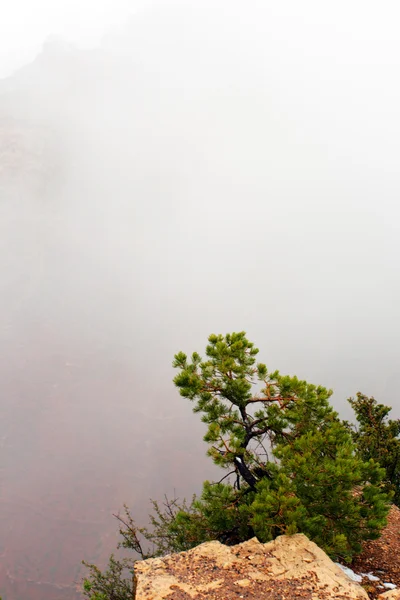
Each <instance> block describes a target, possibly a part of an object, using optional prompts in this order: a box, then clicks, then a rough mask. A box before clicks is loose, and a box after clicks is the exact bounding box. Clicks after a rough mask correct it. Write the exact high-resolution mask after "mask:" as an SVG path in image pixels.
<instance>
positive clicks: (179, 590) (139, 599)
mask: <svg viewBox="0 0 400 600" xmlns="http://www.w3.org/2000/svg"><path fill="white" fill-rule="evenodd" d="M135 584H136V600H161V599H167V598H168V599H169V600H203V599H204V600H205V599H206V598H207V600H211V599H212V600H230V599H231V598H232V599H233V598H235V599H236V598H237V599H241V598H243V599H250V598H254V599H256V598H257V599H261V598H270V599H274V598H276V599H278V598H279V599H284V598H288V599H290V600H294V599H296V598H302V599H310V600H314V599H315V600H316V599H327V598H341V599H345V598H352V599H359V600H361V599H362V600H367V599H368V596H367V594H366V592H365V591H364V590H363V588H362V587H361V586H359V585H358V584H357V583H355V582H353V581H351V580H350V579H349V578H348V577H347V575H345V574H344V573H343V571H342V570H341V569H340V568H339V567H338V566H337V565H335V563H333V562H332V561H331V559H330V558H329V557H328V556H327V555H326V554H325V552H323V551H322V550H321V549H320V548H319V547H318V546H317V545H316V544H314V543H313V542H310V540H308V538H307V537H306V536H304V535H301V534H298V535H293V536H280V537H278V538H277V539H276V540H274V541H273V542H269V543H267V544H261V543H260V542H259V541H258V540H257V539H256V538H253V539H252V540H249V541H248V542H244V543H243V544H239V545H237V546H232V547H229V546H224V545H223V544H220V543H219V542H207V543H205V544H201V545H200V546H197V547H196V548H193V549H192V550H189V551H188V552H181V553H180V554H175V555H170V556H165V557H164V558H156V559H149V560H146V561H141V562H138V563H136V566H135Z"/></svg>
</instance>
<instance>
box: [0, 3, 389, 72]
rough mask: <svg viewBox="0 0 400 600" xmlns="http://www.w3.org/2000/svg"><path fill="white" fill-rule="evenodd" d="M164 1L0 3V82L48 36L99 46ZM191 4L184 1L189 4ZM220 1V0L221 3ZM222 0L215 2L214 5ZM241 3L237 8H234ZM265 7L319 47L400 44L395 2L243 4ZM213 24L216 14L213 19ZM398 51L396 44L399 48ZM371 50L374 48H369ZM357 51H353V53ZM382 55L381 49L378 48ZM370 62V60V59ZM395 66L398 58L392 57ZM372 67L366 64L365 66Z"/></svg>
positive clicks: (269, 15) (247, 8)
mask: <svg viewBox="0 0 400 600" xmlns="http://www.w3.org/2000/svg"><path fill="white" fill-rule="evenodd" d="M155 1H156V2H158V3H159V4H163V3H164V2H166V0H13V1H12V2H9V3H6V0H0V77H4V76H7V75H9V74H10V73H11V72H12V71H13V70H14V69H16V68H18V67H19V66H21V65H22V64H24V63H26V62H28V61H30V60H31V59H32V58H34V56H35V55H36V54H37V52H38V51H39V50H40V48H41V45H42V43H43V41H44V40H45V39H46V38H47V37H48V36H50V35H59V36H62V37H64V38H66V39H67V40H68V41H71V42H76V43H78V44H80V45H92V44H96V42H98V40H99V39H100V38H101V36H102V33H103V32H104V31H105V30H107V29H109V28H110V27H111V28H112V27H113V26H115V25H118V24H119V23H121V22H123V21H124V20H125V19H126V17H127V16H128V15H129V14H132V13H134V12H135V11H136V10H137V9H138V7H143V6H146V5H149V4H152V3H153V2H155ZM191 1H193V0H186V1H184V0H180V2H181V3H182V4H186V3H187V4H188V5H190V2H191ZM221 2H222V0H221ZM218 4H220V0H215V6H217V5H218ZM236 4H237V3H236ZM260 5H261V6H263V8H262V10H265V15H266V17H267V18H272V19H274V20H275V19H278V20H280V19H283V20H284V21H285V22H286V24H289V27H290V21H292V23H293V24H294V25H295V24H296V22H297V23H298V22H299V21H300V22H302V23H303V25H307V26H311V27H312V26H317V27H319V28H320V36H321V39H320V42H321V45H322V46H323V44H324V36H325V34H326V33H329V30H330V31H331V32H332V30H336V33H338V32H340V33H341V34H342V35H343V38H344V41H346V38H347V43H348V41H349V38H350V39H351V40H352V41H353V42H354V44H355V45H357V44H360V45H361V46H363V45H364V44H365V43H366V42H367V43H370V44H377V45H379V46H381V45H385V44H388V43H389V44H390V43H393V42H394V43H395V44H396V42H397V41H398V23H399V19H400V4H399V3H398V2H397V1H396V0H381V2H379V3H378V2H376V0H364V1H363V0H337V1H336V2H321V0H304V1H303V2H299V1H298V0H281V1H279V2H271V1H268V0H263V1H262V2H260V0H244V1H243V13H244V16H245V14H246V13H249V12H250V13H251V11H252V8H254V7H255V6H258V7H260ZM210 19H211V20H212V15H210ZM397 48H398V44H397ZM371 49H372V46H371ZM353 50H354V48H353ZM377 50H378V54H379V48H377ZM370 58H371V57H368V60H370ZM393 58H394V62H397V59H398V57H393ZM367 62H368V61H367Z"/></svg>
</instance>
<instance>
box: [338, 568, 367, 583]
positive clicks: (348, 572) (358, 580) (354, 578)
mask: <svg viewBox="0 0 400 600" xmlns="http://www.w3.org/2000/svg"><path fill="white" fill-rule="evenodd" d="M335 564H336V565H337V566H338V567H340V568H341V569H342V571H343V572H344V573H345V574H346V575H347V577H348V578H349V579H351V580H352V581H355V582H356V583H361V582H362V577H361V575H357V573H354V571H352V569H349V567H345V566H344V565H341V564H340V563H335Z"/></svg>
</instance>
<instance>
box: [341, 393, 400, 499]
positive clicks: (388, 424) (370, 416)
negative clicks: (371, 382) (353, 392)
mask: <svg viewBox="0 0 400 600" xmlns="http://www.w3.org/2000/svg"><path fill="white" fill-rule="evenodd" d="M349 402H350V404H351V406H352V407H353V409H354V412H355V414H356V418H357V421H358V427H356V428H352V436H353V441H354V443H355V444H356V446H357V449H358V452H359V455H360V456H361V458H362V459H363V460H369V459H371V458H372V459H374V460H376V461H377V462H378V463H379V464H380V466H381V467H383V468H384V469H385V472H386V476H385V488H386V490H387V491H388V492H390V493H392V494H394V497H393V502H394V503H395V504H397V506H400V419H396V420H392V419H389V418H388V415H389V413H390V411H391V410H392V409H391V408H390V407H389V406H385V405H384V404H378V402H377V401H376V400H375V398H368V396H365V395H364V394H361V393H360V392H359V393H358V394H357V397H356V398H349Z"/></svg>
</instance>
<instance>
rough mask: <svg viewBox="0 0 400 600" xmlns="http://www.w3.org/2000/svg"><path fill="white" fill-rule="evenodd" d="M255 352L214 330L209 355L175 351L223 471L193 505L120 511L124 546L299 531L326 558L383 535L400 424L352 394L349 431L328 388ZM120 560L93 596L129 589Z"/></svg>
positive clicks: (241, 336) (99, 577) (138, 549)
mask: <svg viewBox="0 0 400 600" xmlns="http://www.w3.org/2000/svg"><path fill="white" fill-rule="evenodd" d="M257 354H258V349H257V348H255V346H254V344H253V343H251V342H250V341H249V340H248V339H247V338H246V335H245V333H244V332H240V333H232V334H227V335H226V336H222V335H211V336H210V337H209V340H208V345H207V347H206V357H205V359H202V358H201V357H200V355H199V354H197V353H196V352H194V353H193V354H192V355H191V357H190V358H188V356H187V355H186V354H184V353H183V352H180V353H178V354H177V355H176V356H175V358H174V363H173V365H174V367H175V368H176V369H177V371H178V373H177V375H176V377H175V378H174V383H175V385H176V386H177V387H178V389H179V391H180V394H181V395H182V396H183V397H184V398H187V399H188V400H189V401H191V402H192V403H193V410H194V412H196V413H199V414H200V415H201V419H202V421H203V422H204V423H205V425H206V433H205V436H204V440H205V441H206V442H207V444H208V454H209V456H210V457H211V458H212V460H213V461H214V463H215V464H216V465H218V466H219V467H221V469H223V471H224V476H223V477H222V479H221V480H220V481H219V482H209V481H206V482H204V484H203V491H202V493H201V495H200V496H199V497H193V499H192V501H191V502H190V503H187V502H186V501H184V502H183V503H179V502H178V500H177V499H172V500H169V499H168V498H166V499H165V503H164V504H163V505H160V504H158V503H157V502H153V509H154V511H153V515H152V516H151V517H150V528H142V527H138V526H137V525H136V523H135V521H134V519H133V518H132V516H131V514H130V512H129V510H128V509H127V507H125V514H124V516H121V515H118V519H119V521H120V533H121V535H122V542H121V546H123V547H124V548H129V549H131V550H133V551H134V552H135V553H137V555H138V556H139V557H141V558H147V557H150V556H160V555H164V554H166V553H169V552H179V551H182V550H187V549H189V548H191V547H194V546H196V545H197V544H199V543H202V542H205V541H209V540H215V539H216V540H219V541H221V542H223V543H226V544H235V543H238V542H241V541H244V540H246V539H249V538H251V537H253V536H257V537H258V539H259V540H260V541H262V542H265V541H268V540H271V539H274V538H275V537H276V536H277V535H281V534H293V533H296V532H302V533H304V534H306V535H307V536H308V537H309V538H310V539H312V540H313V541H315V542H316V543H317V544H318V545H319V546H320V547H321V548H323V549H324V550H325V551H326V552H327V553H328V554H329V555H330V556H331V557H333V558H335V559H339V560H342V561H351V559H352V557H353V555H354V554H356V553H358V552H360V550H361V547H362V543H363V541H364V540H367V539H374V538H377V537H378V536H379V532H380V530H381V529H382V527H383V526H384V525H385V524H386V516H387V513H388V510H389V503H390V499H391V498H392V496H393V495H394V497H395V498H397V499H398V498H399V477H400V467H399V455H400V453H399V449H400V441H399V433H400V425H399V422H398V421H390V420H388V419H387V415H388V413H389V411H390V409H389V408H387V407H384V406H382V405H378V404H377V403H376V401H375V400H374V399H368V398H366V397H365V396H362V395H361V394H358V395H357V398H356V400H353V399H350V403H351V404H352V406H353V408H354V410H355V413H356V417H357V420H358V422H359V428H358V429H357V428H354V427H352V426H351V425H349V424H348V423H347V422H343V421H341V420H340V418H339V416H338V414H337V413H336V412H335V411H334V410H333V408H332V406H331V404H330V403H329V398H330V396H331V394H332V392H331V391H330V390H327V389H326V388H324V387H322V386H316V385H313V384H310V383H307V382H306V381H302V380H299V379H298V378H297V377H291V376H284V375H281V374H280V373H279V371H273V372H270V371H268V369H267V367H266V365H264V364H263V363H258V362H257V361H256V357H257ZM372 440H373V442H372ZM146 543H147V546H146V547H145V546H144V544H146ZM117 565H118V563H116V562H115V559H114V558H113V557H112V562H110V565H109V569H108V571H107V572H106V573H105V574H104V576H103V574H102V573H101V572H99V571H98V570H96V569H97V568H96V567H95V566H93V565H92V566H91V567H90V575H89V578H88V579H87V580H86V582H85V586H86V587H85V588H84V592H85V594H86V596H87V597H88V598H90V599H91V600H102V598H103V596H101V595H97V596H96V594H99V593H100V594H101V593H108V591H107V590H108V588H107V587H106V585H107V584H108V582H109V581H111V580H114V581H115V586H114V587H115V589H116V590H117V592H113V593H114V595H109V596H106V597H107V598H112V600H125V598H127V597H129V594H128V595H124V594H127V592H126V590H125V588H124V587H123V586H122V587H121V586H120V584H119V580H118V578H119V577H120V574H121V572H122V568H121V571H118V566H117ZM125 566H126V565H125ZM118 586H120V587H118Z"/></svg>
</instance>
